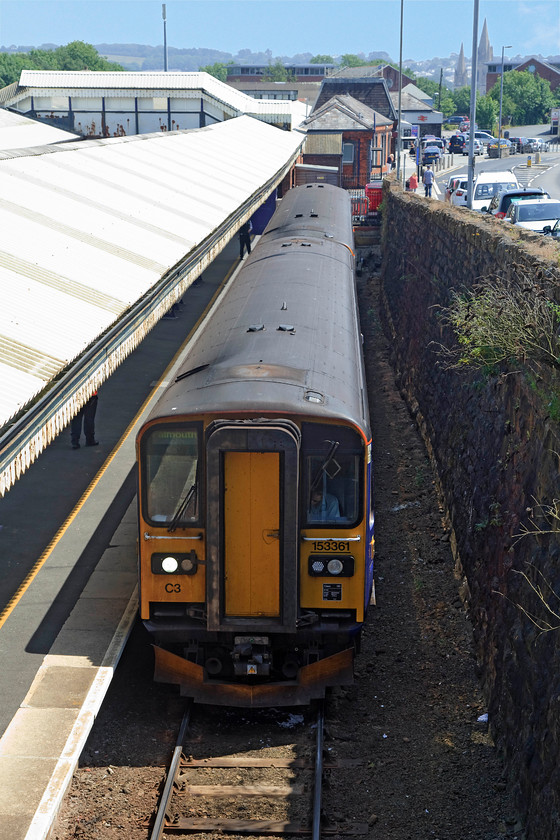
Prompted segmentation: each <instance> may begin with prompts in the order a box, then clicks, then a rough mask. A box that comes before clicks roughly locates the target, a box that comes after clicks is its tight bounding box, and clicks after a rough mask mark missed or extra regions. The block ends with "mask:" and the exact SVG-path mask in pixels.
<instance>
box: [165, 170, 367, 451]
mask: <svg viewBox="0 0 560 840" xmlns="http://www.w3.org/2000/svg"><path fill="white" fill-rule="evenodd" d="M309 187H313V189H309ZM349 202H350V200H349V197H348V194H347V193H346V192H345V191H344V190H341V189H339V188H337V187H332V186H330V185H317V184H314V185H305V186H304V187H299V188H296V189H294V190H290V191H289V192H288V193H287V195H286V197H285V198H283V199H282V201H281V204H280V207H279V209H278V210H277V211H276V213H275V214H274V216H273V217H272V219H271V221H270V223H269V225H268V226H267V229H266V230H265V232H264V234H263V236H262V238H261V240H260V241H259V243H258V245H257V246H256V247H255V248H254V249H253V252H252V254H251V256H250V257H249V258H248V259H247V261H246V262H245V264H244V266H243V268H242V269H241V271H240V272H239V274H238V276H237V277H236V278H235V279H234V280H233V282H232V283H231V285H230V287H229V289H228V290H227V292H226V293H225V295H224V297H223V298H222V300H221V301H220V304H219V306H218V307H217V308H216V310H215V312H214V313H213V314H212V316H211V317H210V319H209V320H208V322H207V324H206V325H205V327H204V329H203V331H202V333H201V334H200V336H199V337H198V339H197V340H196V341H195V342H194V344H193V346H192V348H191V350H190V352H189V353H188V356H187V358H186V360H185V363H184V365H183V366H182V367H181V369H180V370H179V372H178V374H177V377H176V380H175V383H174V384H172V385H171V386H170V387H169V389H168V390H167V391H166V392H165V394H164V395H163V396H162V398H161V399H160V400H159V402H158V404H157V406H156V407H155V409H154V411H153V412H152V414H151V416H150V418H149V419H150V420H153V419H154V418H155V417H164V416H169V417H174V416H175V417H176V416H178V415H184V414H189V415H190V414H208V413H212V414H219V413H220V412H223V413H224V415H229V414H232V413H239V412H251V413H254V412H258V413H262V414H263V415H266V414H291V415H304V416H305V415H308V416H313V417H314V418H317V417H319V418H321V417H322V418H324V419H335V418H336V419H340V420H345V421H348V422H350V423H352V424H353V425H356V426H358V427H359V428H361V429H362V430H363V431H364V433H365V434H367V435H368V436H369V419H368V410H367V397H366V386H365V381H364V368H363V358H362V346H361V345H362V342H361V334H360V328H359V322H358V312H357V299H356V288H355V276H354V257H353V253H352V247H353V233H352V226H351V213H350V206H349Z"/></svg>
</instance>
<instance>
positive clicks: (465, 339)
mask: <svg viewBox="0 0 560 840" xmlns="http://www.w3.org/2000/svg"><path fill="white" fill-rule="evenodd" d="M439 314H440V319H441V322H442V323H444V324H446V325H448V326H450V327H451V328H452V330H453V332H454V335H455V338H456V340H457V344H456V345H454V346H452V347H446V346H444V345H439V347H438V353H439V355H440V357H441V358H442V359H443V360H444V361H445V363H446V365H447V366H448V367H450V368H467V367H470V368H476V369H484V368H491V367H494V366H497V365H509V366H511V365H512V364H514V365H515V364H526V363H527V362H532V363H534V364H535V365H537V366H539V365H544V366H546V367H548V368H552V369H555V370H558V369H560V335H559V330H560V307H559V306H558V305H557V304H556V303H554V302H553V301H552V300H550V298H548V297H547V295H546V293H545V292H544V291H543V289H542V288H540V287H539V286H537V285H536V283H535V282H534V281H533V280H531V279H529V278H528V277H525V276H522V275H519V276H516V277H514V278H513V279H512V280H510V281H508V282H507V283H506V282H504V281H503V280H501V279H500V278H499V277H491V278H485V279H484V280H482V281H481V282H480V283H478V284H477V285H476V286H474V288H473V289H472V291H465V292H460V293H459V292H456V291H452V292H451V303H450V305H449V306H448V307H442V308H441V309H440V310H439Z"/></svg>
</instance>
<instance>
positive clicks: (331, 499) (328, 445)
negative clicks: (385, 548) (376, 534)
mask: <svg viewBox="0 0 560 840" xmlns="http://www.w3.org/2000/svg"><path fill="white" fill-rule="evenodd" d="M302 453H303V464H302V466H303V481H302V488H303V498H302V507H303V521H304V523H305V524H306V525H307V526H308V527H310V528H313V527H322V526H324V525H327V526H329V527H332V526H333V525H338V526H342V527H346V528H347V527H348V526H349V525H353V524H355V523H356V522H358V521H359V520H360V519H361V511H360V503H361V502H360V500H361V476H362V468H361V464H362V460H363V446H362V441H361V438H360V437H359V436H358V435H357V434H356V432H354V431H352V430H351V429H349V428H347V427H341V426H327V425H320V424H312V423H305V424H304V426H303V441H302Z"/></svg>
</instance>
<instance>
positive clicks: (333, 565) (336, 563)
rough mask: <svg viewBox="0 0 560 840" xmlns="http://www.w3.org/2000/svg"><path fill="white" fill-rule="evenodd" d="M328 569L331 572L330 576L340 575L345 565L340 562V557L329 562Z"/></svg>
mask: <svg viewBox="0 0 560 840" xmlns="http://www.w3.org/2000/svg"><path fill="white" fill-rule="evenodd" d="M327 569H328V570H329V574H331V575H339V574H340V573H341V572H342V571H343V569H344V563H343V562H342V560H339V559H338V557H333V559H332V560H329V562H328V563H327Z"/></svg>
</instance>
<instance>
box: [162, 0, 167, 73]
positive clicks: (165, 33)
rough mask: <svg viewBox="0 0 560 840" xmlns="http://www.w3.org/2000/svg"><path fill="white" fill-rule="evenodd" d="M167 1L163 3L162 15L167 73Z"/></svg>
mask: <svg viewBox="0 0 560 840" xmlns="http://www.w3.org/2000/svg"><path fill="white" fill-rule="evenodd" d="M165 5H166V4H165V3H162V4H161V17H162V20H163V69H164V70H165V72H166V73H167V11H166V8H165Z"/></svg>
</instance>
